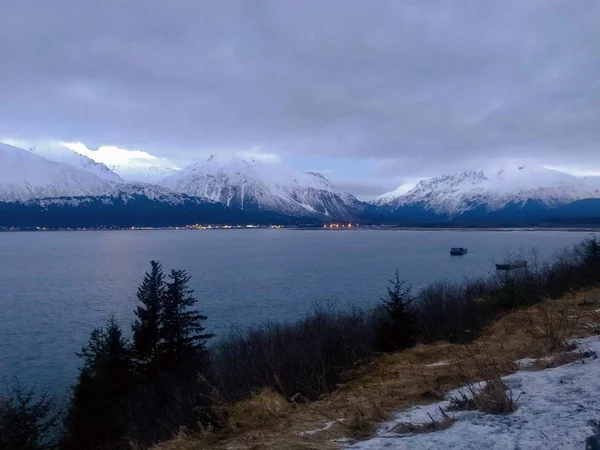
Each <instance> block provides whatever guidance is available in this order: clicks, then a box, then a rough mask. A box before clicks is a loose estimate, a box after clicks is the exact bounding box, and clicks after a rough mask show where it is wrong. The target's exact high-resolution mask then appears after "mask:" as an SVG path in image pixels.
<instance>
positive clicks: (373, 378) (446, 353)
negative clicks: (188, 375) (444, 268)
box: [157, 288, 600, 450]
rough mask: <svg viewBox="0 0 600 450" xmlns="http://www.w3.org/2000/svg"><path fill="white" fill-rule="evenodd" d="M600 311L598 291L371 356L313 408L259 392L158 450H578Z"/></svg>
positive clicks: (595, 364)
mask: <svg viewBox="0 0 600 450" xmlns="http://www.w3.org/2000/svg"><path fill="white" fill-rule="evenodd" d="M599 308H600V289H598V288H596V289H592V290H587V291H585V292H581V293H577V294H571V295H567V296H565V297H563V298H561V299H560V300H548V301H546V302H543V303H541V304H538V305H536V306H533V307H530V308H525V309H521V310H517V311H513V312H510V313H508V314H506V315H505V316H504V317H502V318H501V319H500V320H498V321H497V322H495V323H493V324H492V325H490V326H489V327H487V328H486V329H485V331H484V333H483V334H482V336H481V337H480V338H479V339H477V340H476V341H474V342H473V343H471V344H468V345H457V344H450V343H447V342H437V343H434V344H430V345H418V346H417V347H415V348H412V349H409V350H406V351H403V352H399V353H394V354H389V355H385V356H381V357H379V358H377V359H375V360H374V361H373V362H372V364H370V365H369V366H368V367H366V368H365V369H362V370H359V371H357V372H356V373H354V374H353V375H352V377H351V379H350V380H349V381H348V382H347V383H345V384H343V385H340V386H339V387H338V389H337V390H336V391H335V392H333V393H331V394H329V395H326V396H324V397H323V398H322V399H321V400H319V401H317V402H314V403H303V402H301V401H299V400H298V401H296V402H289V401H287V400H286V399H284V398H283V397H281V396H280V395H278V394H275V393H274V392H272V391H270V390H264V391H263V392H261V393H260V394H258V395H256V396H255V397H253V398H252V399H249V400H247V401H244V402H240V403H237V404H234V405H231V406H229V411H228V412H229V419H228V422H227V425H226V427H225V428H224V429H223V430H221V431H219V432H207V433H205V434H196V435H193V434H190V435H186V434H185V433H184V432H182V433H181V434H180V436H178V437H177V438H176V439H174V440H173V441H171V442H168V443H164V444H162V445H160V446H158V447H157V448H160V449H165V450H191V449H200V448H202V449H204V448H206V449H211V448H213V449H225V448H228V449H250V448H252V449H267V448H277V449H335V448H354V449H359V450H363V449H367V450H379V449H386V448H399V449H405V448H406V449H409V448H423V449H436V448H450V449H458V448H461V449H463V448H466V449H480V448H489V449H497V448H498V449H499V448H506V443H507V442H512V443H513V444H514V446H515V447H518V448H522V449H534V448H563V449H582V448H584V441H585V439H586V438H587V437H588V436H589V435H591V434H592V430H591V428H590V425H589V423H588V422H589V421H597V420H598V419H600V412H599V411H598V410H597V408H596V406H595V399H596V398H597V392H598V389H599V388H600V359H597V355H596V354H597V353H598V352H600V340H599V337H598V333H599V332H600V328H598V326H599V322H600V309H599ZM572 341H573V342H578V343H577V345H576V346H571V342H572ZM500 380H501V381H500ZM480 382H483V384H480ZM486 383H487V385H488V386H496V387H495V388H494V389H495V391H494V389H492V390H491V392H488V390H486V388H484V386H485V384H486ZM482 390H483V391H484V392H488V394H489V395H487V397H486V396H485V395H478V393H480V392H481V391H482ZM503 394H505V395H503ZM464 397H471V398H474V399H475V401H474V402H472V404H469V405H467V406H468V407H465V406H464V404H463V405H462V406H463V407H462V408H461V407H460V405H459V407H457V408H456V410H453V408H451V407H450V406H451V403H453V404H460V403H461V402H462V401H463V400H464ZM453 398H454V399H455V400H452V399H453ZM463 403H464V402H463ZM466 403H469V402H466ZM499 408H500V409H502V408H505V410H504V411H500V412H501V413H499Z"/></svg>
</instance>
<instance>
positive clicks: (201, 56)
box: [0, 0, 600, 198]
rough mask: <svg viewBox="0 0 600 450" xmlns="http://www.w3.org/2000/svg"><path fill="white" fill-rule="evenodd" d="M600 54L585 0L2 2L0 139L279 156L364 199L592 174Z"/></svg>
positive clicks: (182, 156) (598, 14)
mask: <svg viewBox="0 0 600 450" xmlns="http://www.w3.org/2000/svg"><path fill="white" fill-rule="evenodd" d="M598 55H600V2H598V1H597V0H580V1H577V2H573V1H570V0H527V1H522V0H504V1H492V0H455V1H447V0H431V1H423V0H368V1H367V0H285V1H282V0H203V1H198V0H177V1H172V2H167V1H163V0H128V1H126V2H124V1H122V0H103V1H96V2H87V1H81V0H44V1H43V2H28V1H23V0H2V1H1V2H0V64H1V67H2V69H1V70H0V140H4V141H5V142H21V143H26V144H27V145H30V146H33V145H35V146H36V148H38V149H44V148H51V147H52V146H56V145H58V144H59V143H61V142H68V143H77V144H78V145H83V146H85V148H88V149H98V148H101V147H103V150H104V151H105V150H106V149H107V148H108V149H111V148H112V149H114V157H115V158H123V157H126V158H127V157H132V158H133V157H134V156H133V155H137V156H139V155H140V153H139V152H144V153H146V154H148V155H151V156H154V157H156V158H157V159H159V160H161V161H165V160H168V161H170V162H172V164H173V165H175V166H178V167H185V166H186V165H188V164H190V163H193V162H197V161H199V160H202V159H204V158H205V157H207V156H208V155H210V154H213V153H221V152H228V153H230V152H242V153H244V152H249V151H251V152H259V153H267V154H275V155H279V156H280V157H281V158H282V159H283V160H284V161H286V162H287V163H289V164H291V165H293V166H294V167H297V168H299V169H301V170H312V171H320V172H322V173H323V174H324V175H326V176H327V177H328V178H330V179H331V180H332V181H333V182H334V183H335V184H336V185H337V186H338V187H339V188H340V189H342V190H345V191H349V192H352V193H354V194H356V195H357V196H359V197H361V198H367V197H372V196H375V195H378V194H381V193H383V192H386V191H389V190H393V189H395V188H396V187H398V186H399V185H401V184H403V183H411V182H412V181H414V180H418V179H421V178H425V177H431V176H435V175H439V174H442V173H450V172H456V171H462V170H465V169H475V168H485V167H492V166H494V165H496V164H502V163H503V162H504V161H507V160H515V159H527V160H528V161H535V162H539V163H540V164H546V165H550V166H552V167H559V168H563V169H565V170H570V171H572V172H577V173H600V150H599V149H598V142H599V141H600V139H599V138H600V126H599V124H600V58H599V57H598ZM123 151H125V152H127V151H135V152H138V153H135V154H132V155H129V156H127V155H128V154H127V153H123ZM124 155H125V156H124ZM137 156H135V157H137ZM110 157H111V156H110V155H109V156H108V158H109V159H110Z"/></svg>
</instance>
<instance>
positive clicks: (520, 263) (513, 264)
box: [496, 261, 527, 270]
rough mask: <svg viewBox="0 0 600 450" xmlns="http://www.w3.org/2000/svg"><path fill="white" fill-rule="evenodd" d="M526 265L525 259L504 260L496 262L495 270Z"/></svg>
mask: <svg viewBox="0 0 600 450" xmlns="http://www.w3.org/2000/svg"><path fill="white" fill-rule="evenodd" d="M523 267H527V261H505V262H504V263H502V264H496V270H513V269H522V268H523Z"/></svg>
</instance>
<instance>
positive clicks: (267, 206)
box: [160, 155, 360, 218]
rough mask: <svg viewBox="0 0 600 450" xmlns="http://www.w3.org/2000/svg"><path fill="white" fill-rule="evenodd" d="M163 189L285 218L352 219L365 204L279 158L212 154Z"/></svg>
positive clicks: (167, 183) (169, 179)
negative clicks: (284, 216)
mask: <svg viewBox="0 0 600 450" xmlns="http://www.w3.org/2000/svg"><path fill="white" fill-rule="evenodd" d="M160 185H161V186H163V187H166V188H169V189H172V190H174V191H175V192H179V193H183V194H187V195H190V196H197V197H200V198H204V199H207V200H211V201H216V202H220V203H223V204H225V205H227V206H232V207H235V208H240V209H258V210H268V211H273V212H277V213H280V214H285V215H300V216H323V215H324V216H330V217H335V218H341V217H348V216H350V215H351V214H350V213H349V210H351V209H352V208H356V206H357V205H358V204H359V203H360V202H358V201H357V200H356V199H355V198H354V197H353V196H351V195H348V194H341V193H338V192H337V191H336V190H335V189H334V188H333V186H332V185H331V183H329V181H327V180H326V179H325V178H324V177H323V176H322V175H319V174H315V173H305V172H301V171H299V170H297V169H294V168H293V167H290V166H288V165H287V164H285V163H284V162H283V161H282V160H281V159H280V158H278V157H271V156H262V155H261V156H248V157H244V156H240V155H212V156H211V157H209V158H208V159H206V160H205V161H203V162H200V163H197V164H194V165H192V166H190V167H188V168H187V169H184V170H182V171H181V172H179V173H176V174H174V175H172V176H170V177H167V178H165V179H164V180H163V181H162V182H161V183H160Z"/></svg>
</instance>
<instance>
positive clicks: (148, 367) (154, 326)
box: [131, 261, 165, 374]
mask: <svg viewBox="0 0 600 450" xmlns="http://www.w3.org/2000/svg"><path fill="white" fill-rule="evenodd" d="M150 264H151V266H152V269H151V271H150V273H146V275H145V277H144V280H143V281H142V284H141V285H140V286H139V288H138V292H137V298H138V300H139V302H140V303H141V305H140V306H138V307H137V309H136V310H135V315H136V317H137V319H136V320H135V321H134V323H133V324H132V326H131V329H132V331H133V345H132V350H133V358H134V360H135V361H136V363H137V366H138V369H139V371H140V372H142V373H146V374H147V373H148V372H152V371H153V370H154V368H155V366H156V363H157V361H158V360H159V359H160V358H159V351H160V346H159V344H160V329H161V325H162V324H161V322H162V313H163V302H164V296H165V276H164V274H163V271H162V267H161V265H160V263H158V262H156V261H151V262H150Z"/></svg>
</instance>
